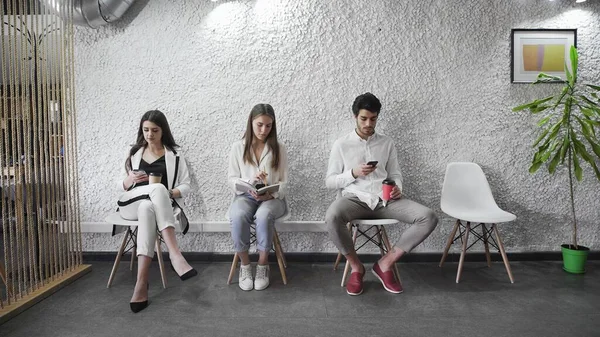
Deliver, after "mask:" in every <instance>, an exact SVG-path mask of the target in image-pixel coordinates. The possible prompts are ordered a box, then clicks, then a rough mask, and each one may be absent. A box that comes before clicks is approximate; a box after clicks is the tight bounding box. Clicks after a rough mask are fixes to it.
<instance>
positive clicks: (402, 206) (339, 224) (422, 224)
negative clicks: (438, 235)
mask: <svg viewBox="0 0 600 337" xmlns="http://www.w3.org/2000/svg"><path fill="white" fill-rule="evenodd" d="M355 219H397V220H398V221H400V222H402V223H407V224H412V226H410V227H409V228H407V229H406V230H405V231H404V232H403V233H402V235H401V236H400V240H399V241H398V242H397V243H396V244H395V246H396V247H398V248H400V249H402V250H403V251H405V252H407V253H408V252H410V251H411V250H412V249H413V248H415V247H416V246H417V245H419V244H420V243H421V242H423V240H425V239H426V238H427V237H428V236H429V234H431V232H432V231H433V230H434V229H435V226H436V225H437V222H438V218H437V216H436V215H435V213H434V212H433V211H432V210H431V209H429V208H428V207H425V206H423V205H421V204H419V203H416V202H414V201H412V200H409V199H406V198H401V199H399V200H390V201H389V202H388V204H387V206H386V207H383V204H382V203H381V202H379V204H377V207H375V210H372V209H370V208H369V206H367V204H365V203H364V202H362V201H360V200H359V199H358V198H357V197H340V198H338V199H336V200H335V201H334V202H333V203H332V204H331V205H330V206H329V209H327V213H326V215H325V223H326V224H327V230H328V232H329V238H330V239H331V241H333V243H334V244H335V246H336V247H337V248H338V249H339V251H340V252H341V253H342V254H344V255H347V254H348V253H350V252H353V251H354V244H353V242H352V237H351V235H350V233H349V232H348V228H347V227H346V224H347V223H348V222H350V221H352V220H355Z"/></svg>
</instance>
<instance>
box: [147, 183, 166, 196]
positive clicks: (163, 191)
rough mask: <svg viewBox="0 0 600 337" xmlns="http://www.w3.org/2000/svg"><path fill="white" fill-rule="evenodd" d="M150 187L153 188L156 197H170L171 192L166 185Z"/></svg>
mask: <svg viewBox="0 0 600 337" xmlns="http://www.w3.org/2000/svg"><path fill="white" fill-rule="evenodd" d="M150 186H152V187H153V188H152V193H153V194H154V195H163V196H165V195H166V196H169V191H168V190H167V188H166V187H165V185H163V184H151V185H150Z"/></svg>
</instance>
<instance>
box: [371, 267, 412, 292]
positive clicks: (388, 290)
mask: <svg viewBox="0 0 600 337" xmlns="http://www.w3.org/2000/svg"><path fill="white" fill-rule="evenodd" d="M371 272H372V273H373V275H375V277H377V279H378V280H379V282H381V285H383V289H385V290H386V291H387V292H390V293H392V294H401V293H402V292H403V291H404V290H400V291H397V290H392V289H390V288H388V287H386V286H385V282H383V280H382V279H381V277H379V275H378V274H377V273H376V272H375V271H374V270H371Z"/></svg>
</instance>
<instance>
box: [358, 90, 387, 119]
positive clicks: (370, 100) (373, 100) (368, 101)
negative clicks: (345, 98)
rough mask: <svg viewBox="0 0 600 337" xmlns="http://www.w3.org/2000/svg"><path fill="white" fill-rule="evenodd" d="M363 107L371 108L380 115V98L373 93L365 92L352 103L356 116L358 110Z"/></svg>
mask: <svg viewBox="0 0 600 337" xmlns="http://www.w3.org/2000/svg"><path fill="white" fill-rule="evenodd" d="M362 109H365V110H369V111H371V112H373V113H376V114H378V115H379V111H381V102H379V99H378V98H377V97H375V95H373V94H372V93H370V92H367V93H364V94H362V95H360V96H358V97H356V99H355V100H354V103H353V104H352V113H353V114H354V116H355V117H356V116H358V112H359V111H360V110H362Z"/></svg>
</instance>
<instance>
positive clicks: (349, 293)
mask: <svg viewBox="0 0 600 337" xmlns="http://www.w3.org/2000/svg"><path fill="white" fill-rule="evenodd" d="M346 293H347V294H348V295H350V296H358V295H360V294H362V293H363V291H362V290H361V291H360V292H359V293H351V292H349V291H348V289H346Z"/></svg>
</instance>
